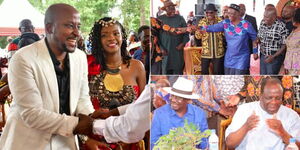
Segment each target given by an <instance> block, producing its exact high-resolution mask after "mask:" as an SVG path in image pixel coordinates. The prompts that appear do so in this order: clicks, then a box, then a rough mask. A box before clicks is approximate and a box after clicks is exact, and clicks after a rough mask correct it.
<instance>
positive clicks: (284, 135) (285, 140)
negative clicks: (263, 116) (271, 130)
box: [279, 130, 292, 145]
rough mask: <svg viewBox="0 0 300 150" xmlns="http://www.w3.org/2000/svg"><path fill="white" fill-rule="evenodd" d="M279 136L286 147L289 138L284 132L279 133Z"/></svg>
mask: <svg viewBox="0 0 300 150" xmlns="http://www.w3.org/2000/svg"><path fill="white" fill-rule="evenodd" d="M279 136H280V137H281V139H282V141H283V143H284V144H286V145H288V144H289V143H290V138H291V137H292V136H290V135H289V134H288V133H287V132H286V131H285V130H282V131H280V132H279Z"/></svg>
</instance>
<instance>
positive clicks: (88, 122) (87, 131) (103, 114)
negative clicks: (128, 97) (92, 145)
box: [73, 108, 119, 135]
mask: <svg viewBox="0 0 300 150" xmlns="http://www.w3.org/2000/svg"><path fill="white" fill-rule="evenodd" d="M110 116H119V111H118V109H117V108H116V109H113V110H110V111H103V110H95V111H94V112H93V113H92V114H91V115H89V116H87V115H84V114H79V115H78V117H79V122H78V124H77V126H76V127H75V129H74V130H73V134H83V135H92V134H93V122H94V119H106V118H108V117H110Z"/></svg>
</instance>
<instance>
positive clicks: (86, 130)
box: [73, 114, 94, 135]
mask: <svg viewBox="0 0 300 150" xmlns="http://www.w3.org/2000/svg"><path fill="white" fill-rule="evenodd" d="M78 117H79V122H78V124H77V126H76V127H75V129H74V131H73V134H83V135H90V134H92V132H93V121H94V119H92V118H91V117H89V116H87V115H83V114H79V115H78Z"/></svg>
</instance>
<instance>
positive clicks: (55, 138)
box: [0, 39, 94, 150]
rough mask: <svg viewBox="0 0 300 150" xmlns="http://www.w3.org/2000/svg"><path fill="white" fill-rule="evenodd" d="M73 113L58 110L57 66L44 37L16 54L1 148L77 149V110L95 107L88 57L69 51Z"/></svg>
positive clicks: (33, 149) (87, 110) (10, 74)
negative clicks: (11, 99)
mask: <svg viewBox="0 0 300 150" xmlns="http://www.w3.org/2000/svg"><path fill="white" fill-rule="evenodd" d="M69 60H70V110H71V116H68V115H65V114H59V93H58V84H57V79H56V74H55V70H54V66H53V63H52V60H51V57H50V54H49V51H48V49H47V46H46V43H45V40H44V39H43V40H40V41H38V42H36V43H34V44H31V45H29V46H27V47H24V48H22V49H20V50H18V52H17V53H16V54H15V55H14V56H13V58H12V59H11V61H10V64H9V68H8V82H9V86H10V90H11V93H12V96H13V104H12V106H11V108H10V112H9V113H8V119H7V122H6V125H5V128H4V131H3V134H2V136H1V139H0V149H1V150H46V149H49V150H69V149H72V150H73V149H77V146H76V144H75V136H74V135H73V133H72V132H73V129H74V128H75V127H76V125H77V123H78V117H75V116H76V115H77V114H79V113H82V114H89V113H92V112H93V111H94V109H93V106H92V103H91V101H90V97H89V87H88V79H87V74H88V70H87V58H86V55H85V54H84V52H82V51H81V50H79V49H76V50H75V52H74V53H69Z"/></svg>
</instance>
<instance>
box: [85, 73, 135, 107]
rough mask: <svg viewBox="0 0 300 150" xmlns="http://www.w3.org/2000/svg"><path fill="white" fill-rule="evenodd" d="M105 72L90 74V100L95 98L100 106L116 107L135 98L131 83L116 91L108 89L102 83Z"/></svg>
mask: <svg viewBox="0 0 300 150" xmlns="http://www.w3.org/2000/svg"><path fill="white" fill-rule="evenodd" d="M106 74H107V73H106V72H101V73H100V74H98V75H95V76H92V77H91V80H90V83H89V86H90V96H91V98H92V100H94V99H97V100H98V101H99V105H100V107H101V108H108V109H113V108H117V107H119V106H122V105H126V104H129V103H132V102H133V100H135V99H136V93H135V91H134V88H133V86H131V85H124V86H123V88H122V89H121V90H120V91H117V92H111V91H108V90H107V89H106V87H105V86H104V83H103V80H104V77H105V75H106Z"/></svg>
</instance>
